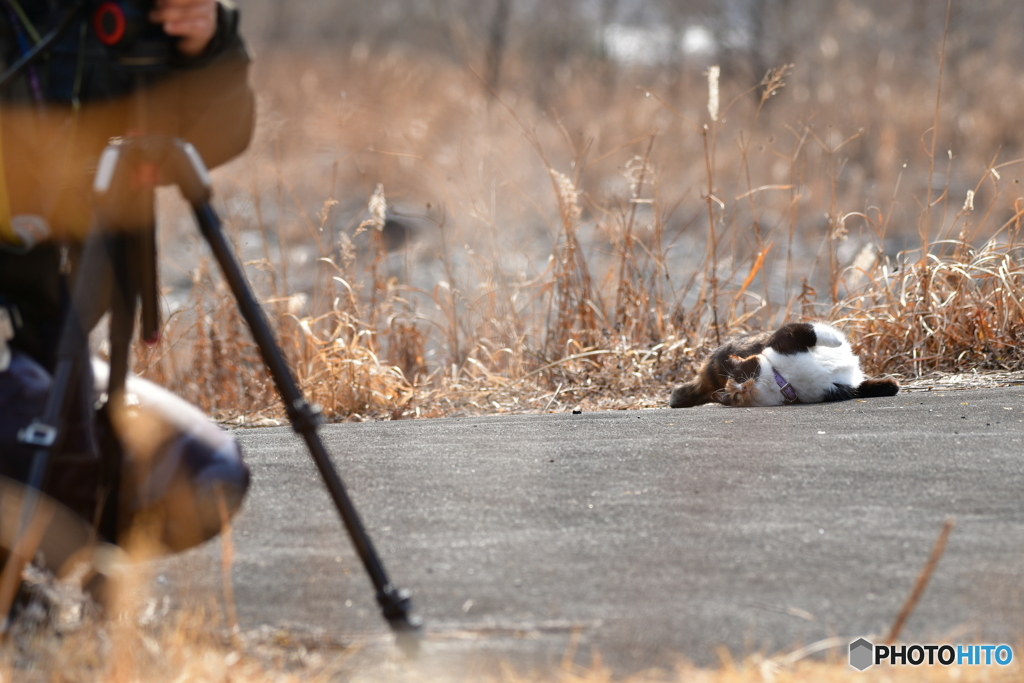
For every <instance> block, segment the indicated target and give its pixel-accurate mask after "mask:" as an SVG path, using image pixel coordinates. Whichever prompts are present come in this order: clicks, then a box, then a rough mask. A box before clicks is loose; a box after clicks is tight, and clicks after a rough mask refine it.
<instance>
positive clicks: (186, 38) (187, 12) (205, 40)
mask: <svg viewBox="0 0 1024 683" xmlns="http://www.w3.org/2000/svg"><path fill="white" fill-rule="evenodd" d="M149 20H150V21H152V22H153V23H155V24H163V27H164V33H166V34H167V35H169V36H177V37H178V38H180V40H179V41H178V50H179V51H180V52H181V53H182V54H183V55H185V56H186V57H195V56H197V55H199V54H200V53H201V52H202V51H203V50H205V49H206V46H207V45H209V44H210V40H212V39H213V36H214V34H215V33H216V32H217V0H156V7H155V9H154V10H153V11H152V12H150V14H149Z"/></svg>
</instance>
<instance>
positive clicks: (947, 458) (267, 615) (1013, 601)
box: [154, 387, 1024, 677]
mask: <svg viewBox="0 0 1024 683" xmlns="http://www.w3.org/2000/svg"><path fill="white" fill-rule="evenodd" d="M322 434H323V438H324V440H325V442H326V443H327V445H328V447H329V449H330V450H331V452H332V453H333V454H334V459H335V462H336V464H337V466H338V469H339V472H340V473H341V475H342V478H343V479H344V480H345V482H346V484H347V485H348V487H349V489H350V492H351V494H352V497H353V499H354V501H355V503H356V505H357V507H358V509H359V510H360V512H361V514H362V515H363V518H364V521H365V522H366V525H367V527H368V529H369V530H370V533H371V535H372V537H373V539H374V541H375V543H376V544H377V548H378V550H379V552H380V555H381V556H382V558H383V560H384V563H385V565H386V567H387V569H388V571H389V573H390V574H391V577H392V579H393V581H394V582H395V583H396V584H397V585H399V586H402V587H405V588H409V589H411V590H412V591H413V594H414V601H415V606H416V609H417V612H418V613H419V614H420V615H422V616H423V617H424V618H425V619H426V622H427V628H426V631H425V633H424V637H423V647H422V650H421V654H420V661H421V662H422V663H423V666H424V667H428V668H429V667H431V666H433V667H453V670H454V669H461V670H465V667H466V666H483V667H486V666H487V662H489V661H490V660H492V659H494V658H497V659H503V660H507V661H509V662H511V663H512V664H513V665H514V666H516V667H518V668H521V669H535V668H543V667H547V666H556V665H558V664H559V662H560V661H561V660H562V659H563V657H566V656H568V657H571V658H573V659H574V661H575V662H576V663H578V664H582V665H586V664H588V663H589V662H590V661H591V657H592V656H593V654H594V653H600V655H601V657H602V659H603V661H604V662H606V663H608V664H609V665H610V666H612V667H613V669H614V670H615V671H616V672H619V673H629V672H633V671H636V670H639V669H643V668H647V667H650V666H671V665H672V664H673V663H674V662H676V661H678V659H679V658H680V657H682V658H685V659H687V660H689V661H691V662H695V663H697V664H700V665H714V664H716V663H717V662H718V661H719V657H720V650H719V648H720V647H722V646H724V647H725V648H726V649H727V650H728V651H729V652H730V653H731V655H732V656H733V657H737V658H742V657H744V656H747V655H750V654H752V653H765V654H774V653H779V652H783V651H786V650H788V649H790V648H793V647H796V646H799V645H806V644H809V643H813V642H816V641H819V640H822V639H825V638H828V637H830V636H839V637H841V638H845V637H847V636H848V637H849V640H853V639H855V638H856V637H858V636H862V635H866V636H869V637H870V636H871V635H878V634H883V633H885V632H887V630H888V629H889V627H890V625H891V624H892V622H893V619H894V618H895V616H896V614H897V613H898V612H899V609H900V606H901V604H902V603H903V601H904V600H905V598H906V597H907V595H908V593H909V592H910V590H911V588H912V586H913V584H914V581H915V578H916V577H917V575H918V573H919V572H920V570H921V568H922V566H923V565H924V563H925V561H926V560H927V557H928V554H929V552H930V551H931V548H932V545H933V543H934V542H935V539H936V537H937V535H938V533H939V531H940V528H941V526H942V524H943V521H944V520H945V519H946V518H947V517H950V516H952V517H953V518H955V521H956V526H955V529H954V531H953V533H952V535H951V537H950V539H949V543H948V546H947V548H946V552H945V555H944V556H943V557H942V560H941V563H940V564H939V566H938V569H937V570H936V571H935V573H934V575H933V577H932V580H931V583H930V585H929V587H928V589H927V591H926V592H925V594H924V596H923V597H922V599H921V601H920V603H919V604H918V606H917V608H916V610H915V611H914V613H913V614H912V616H911V617H910V619H909V621H908V622H907V624H906V626H905V628H904V631H903V640H904V641H906V642H923V643H934V642H940V643H944V642H954V643H956V642H967V641H970V642H1009V643H1011V644H1014V643H1017V642H1018V640H1017V639H1018V637H1019V636H1021V635H1022V634H1024V575H1022V572H1024V387H1022V388H1014V387H1011V388H1002V389H984V390H971V391H932V392H914V393H907V392H904V393H901V394H900V395H898V396H896V397H893V398H881V399H871V400H868V401H850V402H846V403H839V404H823V405H810V406H785V407H778V408H768V409H766V408H756V409H743V408H724V407H721V406H705V407H701V408H693V409H683V410H670V409H667V408H666V409H655V410H641V411H616V412H605V413H583V414H580V415H573V414H570V413H564V414H549V415H520V416H494V417H474V418H448V419H440V420H421V421H398V422H378V423H363V424H341V425H330V426H327V427H324V428H323V430H322ZM238 437H239V439H240V440H241V442H242V444H243V447H244V449H245V451H246V454H247V458H248V461H249V462H250V464H251V465H252V469H253V475H254V483H253V488H252V492H251V495H250V497H249V499H248V500H247V502H246V504H245V507H244V508H243V511H242V512H241V514H240V516H239V517H238V518H237V521H236V524H235V527H234V534H233V540H234V546H235V548H234V550H235V555H234V561H233V570H232V571H233V579H234V593H235V602H236V605H237V610H238V615H239V619H240V622H241V624H242V628H243V630H250V631H251V630H252V629H256V628H257V627H259V626H260V625H268V624H269V625H275V626H276V625H282V624H283V625H287V626H288V627H289V628H292V629H298V630H300V631H302V630H303V629H313V631H312V632H314V633H323V634H325V635H326V636H327V637H329V638H333V639H334V640H335V642H340V643H347V642H351V643H357V644H360V645H361V650H362V655H361V656H362V657H363V658H364V663H363V664H362V665H361V666H366V667H371V668H372V666H376V665H377V664H378V663H379V661H384V660H386V661H388V662H391V663H390V664H389V666H396V664H394V662H395V661H397V660H395V659H394V658H393V657H392V655H390V654H386V653H387V652H390V649H389V648H390V645H389V643H390V640H389V638H388V637H387V628H386V626H385V624H384V622H383V621H382V620H381V618H380V616H379V613H378V611H377V608H376V604H375V602H374V599H373V591H372V590H371V588H370V584H369V581H368V579H367V578H366V576H365V574H364V573H363V571H362V568H361V565H360V564H359V563H358V561H357V559H356V557H355V555H354V553H353V552H352V550H351V546H350V544H349V542H348V540H347V538H346V537H345V535H344V532H343V529H342V527H341V524H340V523H339V521H338V518H337V515H336V513H335V512H334V510H333V508H332V507H331V504H330V502H329V499H328V497H327V494H326V492H325V490H324V488H323V486H322V485H321V483H320V481H319V477H318V474H317V472H316V470H315V468H314V466H313V464H312V462H311V461H310V459H309V458H308V456H307V455H306V453H305V450H304V448H303V446H302V444H301V442H300V441H299V440H298V438H297V437H295V436H294V435H293V434H292V433H291V432H290V430H289V429H287V428H280V429H276V428H275V429H256V430H245V431H240V432H238ZM219 562H220V546H219V543H217V542H214V543H212V544H209V545H207V546H206V547H204V548H201V549H199V550H197V551H193V552H191V553H189V554H186V555H185V556H182V557H179V558H175V559H173V560H171V561H167V562H164V563H162V564H161V565H160V568H159V573H158V576H157V577H156V578H155V580H154V585H155V586H157V587H158V588H159V589H160V590H164V591H168V592H170V593H172V594H173V595H175V596H176V598H183V597H187V596H197V595H203V594H204V593H205V594H210V593H212V594H219V591H220V585H221V584H220V571H219V566H220V565H219ZM846 642H849V641H846ZM396 656H397V655H396ZM838 656H845V654H844V653H843V652H842V651H840V652H839V654H838ZM367 662H369V663H367ZM371 677H372V676H371Z"/></svg>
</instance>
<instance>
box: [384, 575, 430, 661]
mask: <svg viewBox="0 0 1024 683" xmlns="http://www.w3.org/2000/svg"><path fill="white" fill-rule="evenodd" d="M377 603H378V604H379V605H380V607H381V610H382V611H383V613H384V618H385V619H387V620H388V625H389V626H390V627H391V630H392V631H394V633H395V644H396V645H397V646H398V648H399V649H400V650H401V651H402V652H403V653H405V656H406V657H410V658H412V657H415V656H416V655H417V654H419V651H420V635H421V634H422V632H423V619H421V618H420V617H418V616H416V615H415V614H412V594H411V593H410V592H409V591H407V590H405V589H402V588H395V587H394V586H392V585H391V584H390V583H389V584H387V585H386V586H384V589H383V590H381V591H380V592H378V593H377Z"/></svg>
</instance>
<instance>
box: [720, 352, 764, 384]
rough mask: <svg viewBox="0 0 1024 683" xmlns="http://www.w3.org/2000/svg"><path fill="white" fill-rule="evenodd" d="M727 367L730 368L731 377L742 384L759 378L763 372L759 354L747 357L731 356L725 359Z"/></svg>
mask: <svg viewBox="0 0 1024 683" xmlns="http://www.w3.org/2000/svg"><path fill="white" fill-rule="evenodd" d="M725 367H726V369H727V370H728V374H729V378H730V379H734V380H736V381H737V382H739V383H740V384H742V383H743V382H746V381H748V380H752V379H757V378H758V377H759V376H760V374H761V361H760V358H759V357H758V356H757V355H753V356H748V357H746V358H740V357H739V356H729V358H727V359H726V361H725Z"/></svg>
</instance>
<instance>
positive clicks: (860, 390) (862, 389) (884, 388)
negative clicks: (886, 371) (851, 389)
mask: <svg viewBox="0 0 1024 683" xmlns="http://www.w3.org/2000/svg"><path fill="white" fill-rule="evenodd" d="M899 391H900V384H899V382H897V381H896V380H894V379H893V378H892V377H882V378H879V379H866V380H864V381H863V382H861V383H860V386H858V387H857V391H856V398H875V397H878V396H895V395H896V394H898V393H899Z"/></svg>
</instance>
